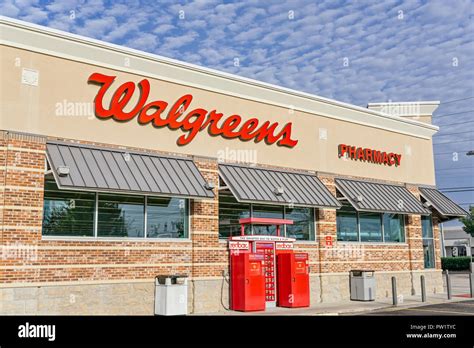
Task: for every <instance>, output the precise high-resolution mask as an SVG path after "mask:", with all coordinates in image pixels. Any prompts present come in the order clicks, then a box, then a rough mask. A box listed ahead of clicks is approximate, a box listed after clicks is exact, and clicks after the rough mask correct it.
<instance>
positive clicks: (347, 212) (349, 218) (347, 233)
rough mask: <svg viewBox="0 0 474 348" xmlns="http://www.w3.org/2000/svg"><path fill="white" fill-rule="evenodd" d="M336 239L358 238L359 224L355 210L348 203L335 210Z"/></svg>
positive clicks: (353, 240) (348, 239) (348, 240)
mask: <svg viewBox="0 0 474 348" xmlns="http://www.w3.org/2000/svg"><path fill="white" fill-rule="evenodd" d="M336 224H337V240H339V241H347V242H357V241H358V240H359V226H358V222H357V211H356V210H355V209H354V208H353V207H352V206H351V205H348V204H344V205H343V206H342V207H341V209H339V210H337V212H336Z"/></svg>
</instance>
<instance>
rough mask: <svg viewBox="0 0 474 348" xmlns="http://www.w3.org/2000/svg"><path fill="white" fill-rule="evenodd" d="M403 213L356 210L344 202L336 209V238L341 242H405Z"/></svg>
mask: <svg viewBox="0 0 474 348" xmlns="http://www.w3.org/2000/svg"><path fill="white" fill-rule="evenodd" d="M404 219H405V217H404V215H401V214H389V213H383V214H382V213H372V212H357V211H356V210H355V209H354V208H353V207H352V206H351V205H350V204H349V203H347V202H344V203H343V206H342V207H341V209H339V210H337V211H336V224H337V240H339V241H343V242H359V241H360V242H379V243H380V242H386V243H404V242H405V223H404Z"/></svg>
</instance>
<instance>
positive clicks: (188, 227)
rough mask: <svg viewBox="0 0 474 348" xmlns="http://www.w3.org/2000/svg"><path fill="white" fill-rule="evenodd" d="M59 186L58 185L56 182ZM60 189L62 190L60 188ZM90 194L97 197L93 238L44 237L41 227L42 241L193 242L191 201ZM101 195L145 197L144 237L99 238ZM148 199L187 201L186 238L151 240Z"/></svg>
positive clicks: (109, 192)
mask: <svg viewBox="0 0 474 348" xmlns="http://www.w3.org/2000/svg"><path fill="white" fill-rule="evenodd" d="M55 184H56V186H57V183H56V181H55ZM58 189H59V190H61V189H60V188H59V186H58ZM61 191H66V192H82V191H80V190H61ZM84 192H89V193H94V196H95V205H94V221H93V235H92V236H66V235H64V236H62V235H44V234H43V225H41V239H44V240H74V241H133V242H136V241H142V242H143V241H147V242H166V241H173V242H175V241H176V242H189V241H190V240H191V214H190V210H191V199H189V198H185V197H179V196H151V195H139V194H134V193H122V192H120V193H118V192H113V191H84ZM99 194H111V195H117V196H130V195H133V196H142V197H144V207H143V209H144V217H143V229H144V231H143V237H114V236H98V227H99V226H98V225H99ZM148 197H167V198H177V199H184V201H185V211H186V212H185V215H186V216H185V218H184V219H185V220H186V221H184V222H185V226H186V237H182V238H173V237H167V238H149V237H148V233H147V232H148V231H147V228H148V227H147V210H148V207H147V203H148ZM43 205H44V198H43Z"/></svg>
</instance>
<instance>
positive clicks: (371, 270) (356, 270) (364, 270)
mask: <svg viewBox="0 0 474 348" xmlns="http://www.w3.org/2000/svg"><path fill="white" fill-rule="evenodd" d="M350 272H375V271H374V270H373V269H351V270H350Z"/></svg>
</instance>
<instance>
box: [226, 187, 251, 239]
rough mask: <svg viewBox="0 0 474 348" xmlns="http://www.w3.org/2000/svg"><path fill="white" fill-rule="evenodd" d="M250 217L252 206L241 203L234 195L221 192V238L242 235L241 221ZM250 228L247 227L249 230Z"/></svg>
mask: <svg viewBox="0 0 474 348" xmlns="http://www.w3.org/2000/svg"><path fill="white" fill-rule="evenodd" d="M248 217H250V204H248V203H239V202H237V200H236V199H235V198H234V196H233V195H232V193H230V192H225V191H219V238H228V237H231V236H239V235H240V224H239V219H243V218H248ZM249 227H250V226H247V229H248V228H249Z"/></svg>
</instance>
